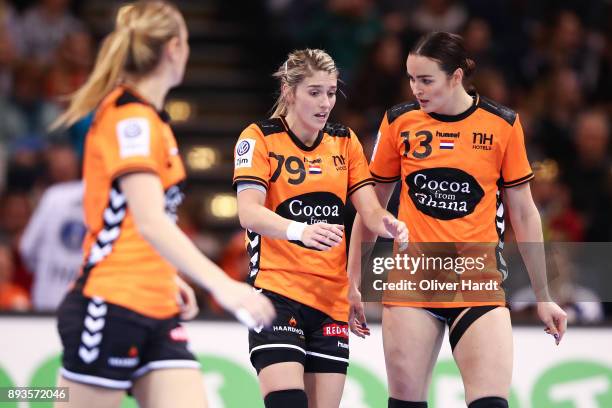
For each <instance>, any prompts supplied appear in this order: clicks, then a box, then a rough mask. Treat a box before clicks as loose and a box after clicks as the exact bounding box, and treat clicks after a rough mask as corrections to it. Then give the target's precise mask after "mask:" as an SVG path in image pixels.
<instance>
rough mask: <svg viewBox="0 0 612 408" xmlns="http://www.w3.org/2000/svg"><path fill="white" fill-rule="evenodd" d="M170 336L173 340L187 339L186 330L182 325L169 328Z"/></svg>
mask: <svg viewBox="0 0 612 408" xmlns="http://www.w3.org/2000/svg"><path fill="white" fill-rule="evenodd" d="M170 338H171V339H172V340H174V341H187V331H186V330H185V328H184V327H183V326H177V327H175V328H174V329H172V330H170Z"/></svg>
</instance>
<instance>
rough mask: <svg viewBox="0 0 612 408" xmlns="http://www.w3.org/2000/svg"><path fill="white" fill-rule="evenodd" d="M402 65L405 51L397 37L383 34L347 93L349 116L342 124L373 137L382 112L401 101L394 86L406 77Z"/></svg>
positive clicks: (360, 67)
mask: <svg viewBox="0 0 612 408" xmlns="http://www.w3.org/2000/svg"><path fill="white" fill-rule="evenodd" d="M404 65H405V64H404V50H403V48H402V43H401V41H400V40H399V38H398V37H397V36H395V35H386V36H384V37H381V38H380V39H378V40H377V41H376V42H375V43H374V44H373V45H372V47H371V49H370V50H369V52H368V55H367V57H366V58H365V59H364V60H363V61H362V63H361V65H360V66H359V68H358V70H357V75H356V78H355V80H354V81H353V83H352V84H351V86H350V88H349V91H348V108H349V110H350V113H349V114H348V115H347V117H346V119H345V122H346V123H347V124H348V126H349V127H351V128H352V129H354V130H355V132H356V133H357V134H359V135H366V134H371V135H372V136H374V135H375V134H376V131H377V127H378V122H379V119H380V115H381V114H382V112H384V111H385V109H386V107H387V106H388V105H394V104H396V103H399V102H400V101H401V89H400V88H399V87H398V86H397V84H398V83H400V82H401V81H402V79H403V78H404V77H405V76H406V74H405V71H406V68H405V66H404ZM364 142H366V140H365V138H364V139H363V140H362V143H364ZM367 150H368V149H366V151H367Z"/></svg>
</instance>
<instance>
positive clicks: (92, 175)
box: [80, 87, 185, 318]
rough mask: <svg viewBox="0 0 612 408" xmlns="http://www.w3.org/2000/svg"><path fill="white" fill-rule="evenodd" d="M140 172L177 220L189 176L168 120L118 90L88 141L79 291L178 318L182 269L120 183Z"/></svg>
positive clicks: (132, 95)
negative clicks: (158, 188) (158, 186)
mask: <svg viewBox="0 0 612 408" xmlns="http://www.w3.org/2000/svg"><path fill="white" fill-rule="evenodd" d="M134 172H151V173H155V174H156V175H157V176H159V179H160V181H161V183H162V186H163V188H164V190H165V196H166V197H165V198H166V212H167V213H168V216H170V217H172V218H174V219H175V218H176V208H177V206H178V205H179V204H180V202H181V200H182V193H181V191H180V188H179V187H178V184H179V183H180V182H181V181H182V180H183V179H184V178H185V170H184V168H183V164H182V162H181V159H180V156H179V155H178V149H177V145H176V140H175V139H174V135H173V134H172V130H171V129H170V126H169V125H168V123H167V116H165V114H164V113H158V112H157V111H156V110H155V108H154V107H153V106H151V105H149V104H148V103H147V102H145V101H144V100H142V99H141V98H140V97H139V96H137V95H136V94H135V93H134V92H133V91H131V90H129V89H127V88H124V87H118V88H117V89H115V90H114V91H113V92H111V93H110V94H109V95H108V96H107V97H106V98H105V99H104V100H103V101H102V103H101V104H100V106H99V108H98V110H97V113H96V116H95V118H94V121H93V124H92V127H91V129H90V131H89V133H88V135H87V139H86V145H85V159H84V168H83V178H84V181H85V193H84V200H83V204H84V210H85V223H86V225H87V229H88V232H87V235H86V237H85V241H84V244H83V245H84V246H83V252H84V256H85V268H84V273H83V274H82V276H81V278H80V284H83V285H84V286H83V293H84V294H85V295H86V296H99V297H102V298H104V299H105V300H106V301H107V302H110V303H114V304H117V305H120V306H123V307H126V308H129V309H132V310H134V311H136V312H138V313H141V314H143V315H146V316H149V317H153V318H166V317H169V316H172V315H174V314H176V313H178V311H179V308H178V305H177V303H176V293H177V286H176V283H175V281H174V279H175V276H176V269H175V268H174V267H173V266H172V265H170V264H169V263H168V262H167V261H166V260H164V259H163V258H162V257H161V256H160V255H159V254H158V253H157V252H156V251H155V249H154V248H153V247H152V246H151V245H150V244H149V243H148V242H147V241H145V240H144V238H142V236H141V235H140V234H139V233H138V231H137V230H136V226H135V225H134V218H133V216H132V214H131V213H130V210H129V208H128V206H127V202H126V198H125V196H124V195H123V194H122V193H121V189H120V187H119V183H118V178H119V177H121V176H122V175H125V174H128V173H134Z"/></svg>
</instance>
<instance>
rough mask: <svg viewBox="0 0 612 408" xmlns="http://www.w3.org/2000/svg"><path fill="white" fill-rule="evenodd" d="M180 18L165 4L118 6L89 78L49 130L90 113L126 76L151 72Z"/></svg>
mask: <svg viewBox="0 0 612 408" xmlns="http://www.w3.org/2000/svg"><path fill="white" fill-rule="evenodd" d="M181 19H182V17H181V15H180V13H179V12H178V10H177V9H176V8H175V7H174V6H172V5H170V4H169V3H166V2H165V1H159V0H158V1H144V0H142V1H138V2H136V3H133V4H128V5H125V6H122V7H121V8H120V9H119V11H118V12H117V19H116V21H115V29H114V30H113V32H111V33H110V34H108V35H107V36H106V38H105V39H104V41H103V42H102V46H101V48H100V51H99V52H98V56H97V57H96V63H95V65H94V68H93V71H92V72H91V74H90V75H89V78H88V79H87V81H86V82H85V84H84V85H83V86H82V87H81V88H80V89H79V90H77V91H76V92H75V93H74V94H72V95H71V96H70V97H69V99H70V105H69V106H68V109H67V110H66V111H65V112H64V113H63V114H62V115H61V116H60V117H59V118H58V119H57V120H56V121H55V122H54V123H53V124H52V125H51V128H52V129H56V128H58V127H61V126H70V125H72V124H73V123H74V122H76V121H77V120H79V119H80V118H81V117H83V116H85V115H86V114H88V113H89V112H91V111H92V110H93V109H94V108H95V107H96V106H97V105H98V104H99V103H100V101H101V100H102V99H103V98H104V97H105V96H106V95H107V94H108V93H109V92H110V91H111V90H112V89H113V88H114V87H116V86H117V85H118V84H119V83H120V82H121V81H122V80H124V79H125V75H126V74H129V75H133V76H135V77H138V76H142V75H146V74H148V73H150V72H151V71H153V70H154V69H155V67H156V66H157V65H158V64H159V62H160V60H161V56H162V53H163V47H164V45H165V44H166V43H167V42H168V41H169V40H170V39H171V38H173V37H177V36H179V35H180V20H181Z"/></svg>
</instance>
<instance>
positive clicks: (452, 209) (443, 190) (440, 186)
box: [405, 167, 484, 220]
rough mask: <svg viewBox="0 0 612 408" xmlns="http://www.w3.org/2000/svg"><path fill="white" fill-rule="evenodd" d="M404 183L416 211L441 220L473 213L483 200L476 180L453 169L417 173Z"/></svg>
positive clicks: (436, 169)
mask: <svg viewBox="0 0 612 408" xmlns="http://www.w3.org/2000/svg"><path fill="white" fill-rule="evenodd" d="M405 182H406V185H407V186H408V195H409V196H410V199H411V200H412V202H413V203H414V205H415V206H416V208H417V209H418V210H419V211H421V212H422V213H424V214H427V215H429V216H431V217H434V218H438V219H440V220H454V219H456V218H461V217H465V216H466V215H469V214H471V213H472V212H474V209H475V208H476V206H477V205H478V203H480V201H481V200H482V197H484V190H483V189H482V187H481V186H480V184H478V181H476V179H475V178H474V177H472V176H471V175H470V174H468V173H466V172H465V171H463V170H460V169H455V168H450V167H437V168H433V169H424V170H418V171H415V172H412V173H410V174H409V175H408V176H406V179H405Z"/></svg>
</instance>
